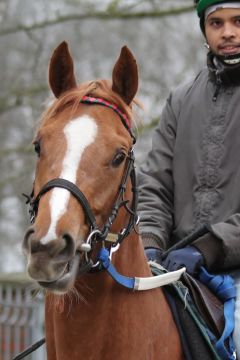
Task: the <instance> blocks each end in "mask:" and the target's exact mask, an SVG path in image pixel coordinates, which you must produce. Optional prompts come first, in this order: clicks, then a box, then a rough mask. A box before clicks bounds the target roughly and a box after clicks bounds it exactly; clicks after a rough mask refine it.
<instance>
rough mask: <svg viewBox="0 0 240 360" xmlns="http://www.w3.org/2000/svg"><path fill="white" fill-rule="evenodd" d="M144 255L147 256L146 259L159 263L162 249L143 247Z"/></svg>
mask: <svg viewBox="0 0 240 360" xmlns="http://www.w3.org/2000/svg"><path fill="white" fill-rule="evenodd" d="M144 251H145V255H146V257H147V260H148V261H150V260H151V261H155V262H157V263H158V264H161V255H162V250H161V249H159V248H158V249H157V248H151V247H149V248H145V249H144Z"/></svg>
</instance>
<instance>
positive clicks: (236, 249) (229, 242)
mask: <svg viewBox="0 0 240 360" xmlns="http://www.w3.org/2000/svg"><path fill="white" fill-rule="evenodd" d="M208 227H209V233H208V234H206V235H205V236H203V237H201V238H199V239H198V240H196V241H195V243H194V245H195V246H196V247H197V248H198V249H199V250H200V251H201V253H202V254H203V256H204V258H205V262H206V265H207V267H208V268H209V269H210V270H212V271H222V270H230V269H234V268H238V269H239V268H240V214H239V213H238V214H234V215H232V216H230V217H229V219H227V220H226V221H225V222H219V223H216V224H213V225H208Z"/></svg>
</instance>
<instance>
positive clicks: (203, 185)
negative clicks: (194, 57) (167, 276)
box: [139, 0, 240, 358]
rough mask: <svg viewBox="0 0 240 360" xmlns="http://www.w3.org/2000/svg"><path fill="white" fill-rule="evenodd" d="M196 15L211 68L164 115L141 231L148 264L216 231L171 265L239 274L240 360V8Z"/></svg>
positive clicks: (209, 6)
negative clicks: (205, 228)
mask: <svg viewBox="0 0 240 360" xmlns="http://www.w3.org/2000/svg"><path fill="white" fill-rule="evenodd" d="M196 8H197V12H198V16H199V17H200V26H201V29H202V31H203V34H204V36H205V38H206V41H207V44H208V45H207V46H208V47H209V53H208V56H207V67H206V68H204V69H203V70H202V71H201V72H200V73H199V74H198V75H197V77H196V78H195V79H194V81H192V82H191V83H190V84H188V85H185V86H181V87H179V88H178V89H177V90H176V91H174V92H173V93H171V94H170V96H169V98H168V100H167V102H166V105H165V107H164V109H163V113H162V116H161V121H160V123H159V126H158V128H157V129H156V131H155V134H154V137H153V145H152V150H151V152H150V153H149V155H148V157H147V160H146V162H145V164H144V165H143V166H142V167H141V168H140V171H139V190H140V194H139V195H140V198H139V213H140V219H141V220H140V231H141V235H142V241H143V244H144V247H145V249H146V255H147V257H148V258H149V259H150V258H151V259H155V260H157V261H161V252H162V250H166V249H168V248H170V247H171V246H172V245H173V244H175V243H177V242H179V241H180V240H181V239H183V238H184V237H186V236H187V235H188V234H190V233H192V232H194V231H196V230H197V229H198V228H199V227H201V225H203V224H208V230H209V231H208V232H207V233H206V234H205V235H203V236H201V237H200V238H198V239H197V240H195V241H194V242H193V243H192V244H190V245H188V246H186V247H184V248H182V249H179V250H174V251H172V252H170V254H169V255H168V257H167V259H165V260H164V262H163V265H164V266H165V267H166V268H167V269H168V270H170V271H171V270H176V269H178V268H179V267H182V266H186V268H187V271H188V272H189V273H191V274H194V273H195V272H197V270H198V268H199V267H200V266H201V265H204V266H205V267H206V268H207V270H209V271H210V272H220V273H223V272H228V273H231V274H233V276H234V278H235V284H236V287H237V297H238V298H237V302H236V308H235V343H236V345H237V353H238V356H239V358H240V300H239V299H240V1H226V0H225V1H221V0H199V1H197V4H196ZM233 271H234V272H233Z"/></svg>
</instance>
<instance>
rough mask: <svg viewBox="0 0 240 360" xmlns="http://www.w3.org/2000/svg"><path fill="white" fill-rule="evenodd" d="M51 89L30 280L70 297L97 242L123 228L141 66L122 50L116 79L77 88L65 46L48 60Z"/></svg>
mask: <svg viewBox="0 0 240 360" xmlns="http://www.w3.org/2000/svg"><path fill="white" fill-rule="evenodd" d="M49 84H50V88H51V90H52V92H53V94H54V95H55V97H56V99H55V101H54V102H53V103H52V104H51V105H50V106H49V107H48V108H47V110H46V111H45V112H44V114H43V115H42V120H41V122H40V125H39V127H38V130H37V132H36V135H35V138H34V140H33V144H34V146H35V151H36V153H37V156H38V160H37V166H36V173H35V181H34V188H33V192H32V195H31V212H32V222H33V224H32V226H31V227H30V228H29V229H28V230H27V232H26V235H25V238H24V241H23V249H24V252H25V254H26V257H27V271H28V274H29V276H30V277H31V278H32V279H34V280H35V281H37V282H38V283H39V284H40V285H41V286H42V287H44V288H47V289H49V290H50V291H53V292H61V293H65V292H67V291H68V290H69V289H70V288H71V287H72V286H73V285H74V282H75V280H76V277H77V275H78V272H79V268H81V265H83V264H84V263H86V258H88V257H87V256H86V252H87V251H89V250H90V248H91V241H92V240H93V238H94V239H95V240H96V238H97V237H99V238H100V237H102V239H103V240H104V232H105V233H107V232H108V230H109V228H110V227H111V228H113V229H114V227H115V228H117V229H116V231H119V226H120V228H121V224H119V221H118V215H119V213H118V210H119V208H121V207H122V203H124V201H119V199H118V198H119V191H120V190H119V189H121V188H122V187H123V188H126V187H127V188H129V187H130V185H129V183H130V181H129V179H125V180H124V178H125V177H126V176H127V177H128V175H129V174H128V173H127V174H126V172H127V170H126V169H127V168H129V158H131V156H130V154H131V148H132V143H133V135H132V133H131V129H130V128H131V122H132V120H131V119H132V112H131V104H132V101H133V99H134V96H135V94H136V91H137V87H138V72H137V64H136V61H135V59H134V57H133V55H132V53H131V52H130V50H129V49H128V48H127V47H126V46H125V47H123V48H122V50H121V53H120V56H119V58H118V60H117V62H116V64H115V65H114V68H113V72H112V81H110V80H96V81H90V82H86V83H83V84H80V85H77V81H76V78H75V75H74V65H73V59H72V57H71V55H70V52H69V49H68V45H67V43H66V42H63V43H61V44H60V45H59V46H58V47H57V48H56V49H55V51H54V52H53V55H52V57H51V60H50V66H49ZM93 104H94V106H93ZM130 160H132V159H130ZM121 200H122V199H121ZM116 201H117V205H118V206H117V209H116V208H114V206H115V204H116ZM128 201H131V198H129V200H128ZM120 202H121V203H120ZM113 208H114V209H115V212H116V214H115V213H114V212H113ZM120 212H121V210H120ZM117 213H118V214H117ZM130 213H131V211H130V212H128V213H127V214H125V218H129V216H130ZM124 221H125V220H124ZM120 222H121V221H120ZM106 224H107V226H106ZM105 235H106V234H105ZM87 240H88V241H87Z"/></svg>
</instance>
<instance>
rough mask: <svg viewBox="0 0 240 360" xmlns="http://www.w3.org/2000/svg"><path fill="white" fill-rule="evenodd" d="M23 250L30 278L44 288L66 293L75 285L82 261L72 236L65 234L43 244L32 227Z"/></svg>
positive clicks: (26, 236) (24, 242) (27, 234)
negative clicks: (77, 253)
mask: <svg viewBox="0 0 240 360" xmlns="http://www.w3.org/2000/svg"><path fill="white" fill-rule="evenodd" d="M23 250H24V252H25V253H26V255H27V260H28V265H27V270H28V274H29V276H30V277H31V278H32V279H33V280H35V281H37V282H38V283H39V284H40V285H41V286H42V287H44V288H49V289H51V290H57V291H60V292H65V290H66V288H68V289H69V287H71V286H72V285H73V284H72V282H74V281H75V277H76V274H77V270H78V266H79V261H80V259H79V255H76V246H75V242H74V240H73V238H72V237H71V236H70V235H68V234H64V235H63V236H61V237H59V238H58V239H53V240H51V241H49V242H47V243H46V244H43V243H42V242H41V241H40V240H39V239H38V238H37V236H36V233H35V230H34V228H33V227H31V228H29V230H28V231H27V233H26V235H25V238H24V241H23Z"/></svg>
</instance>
